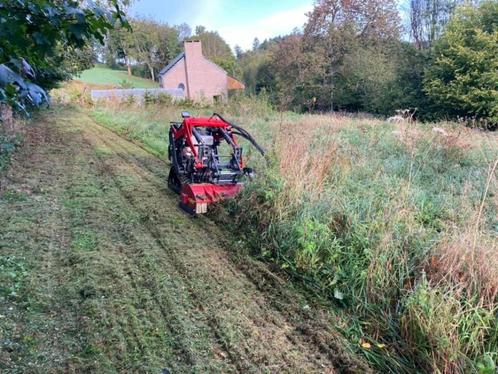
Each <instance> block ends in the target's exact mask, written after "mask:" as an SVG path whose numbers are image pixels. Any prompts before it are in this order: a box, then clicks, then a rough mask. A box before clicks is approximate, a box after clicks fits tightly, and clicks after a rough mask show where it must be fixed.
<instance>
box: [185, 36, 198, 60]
mask: <svg viewBox="0 0 498 374" xmlns="http://www.w3.org/2000/svg"><path fill="white" fill-rule="evenodd" d="M184 48H185V57H186V58H187V60H188V59H189V58H190V59H192V60H196V59H202V57H203V56H202V42H201V41H200V40H191V41H185V43H184Z"/></svg>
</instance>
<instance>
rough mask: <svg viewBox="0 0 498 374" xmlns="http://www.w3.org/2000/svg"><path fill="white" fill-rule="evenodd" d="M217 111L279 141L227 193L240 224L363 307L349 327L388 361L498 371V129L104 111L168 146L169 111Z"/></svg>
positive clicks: (253, 114)
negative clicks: (253, 172)
mask: <svg viewBox="0 0 498 374" xmlns="http://www.w3.org/2000/svg"><path fill="white" fill-rule="evenodd" d="M182 110H189V111H191V112H192V114H193V115H200V114H202V115H207V114H210V113H212V112H213V110H216V111H219V112H221V113H223V114H225V115H226V116H227V117H229V118H231V119H233V120H235V121H237V122H239V123H241V124H243V125H244V126H245V127H246V128H247V129H248V130H249V131H250V132H252V133H253V135H255V137H256V138H257V139H259V140H260V141H261V143H263V145H264V147H266V149H267V150H268V157H267V160H266V161H264V160H263V159H261V158H258V157H257V156H256V154H255V153H251V152H249V153H248V154H247V156H248V157H249V159H250V161H251V163H252V164H255V165H256V166H257V171H258V175H259V177H258V178H256V180H255V181H253V182H252V183H248V184H247V186H246V188H245V189H244V191H243V192H242V194H241V195H240V196H238V198H237V199H235V200H232V201H229V202H228V203H227V204H225V212H226V215H227V216H228V218H227V219H228V220H229V222H230V225H229V226H230V227H232V229H233V232H234V233H238V234H239V235H241V237H242V238H243V239H245V241H246V242H247V243H248V244H249V245H250V246H251V247H252V250H253V253H254V254H255V255H257V256H259V257H261V258H264V259H266V260H268V261H274V262H276V263H278V264H279V265H280V266H281V267H282V268H283V269H285V270H286V271H288V272H289V273H290V274H293V275H294V276H295V277H296V278H297V279H300V280H301V281H303V282H305V284H306V285H308V286H309V287H312V288H313V289H315V290H316V292H318V293H320V294H322V295H326V296H328V297H330V298H331V299H332V300H335V301H336V304H337V307H338V308H343V309H344V311H345V312H347V313H348V314H349V315H350V316H351V321H352V323H351V325H350V326H348V327H347V328H345V330H344V334H345V335H346V336H348V337H349V338H350V339H351V340H352V341H354V342H357V343H358V352H361V353H362V354H364V355H365V356H366V357H367V358H368V359H369V360H370V361H371V363H372V364H373V365H374V366H375V367H377V368H378V369H379V370H381V371H383V372H393V373H395V372H396V373H398V372H413V371H415V370H422V371H433V372H441V373H452V372H472V371H474V372H482V373H493V372H495V370H496V363H497V362H498V354H497V352H498V325H497V313H498V297H497V295H498V277H497V275H498V240H497V237H498V191H497V187H498V186H497V184H498V181H497V171H496V160H497V159H498V140H497V136H496V134H492V133H481V132H476V131H473V130H469V129H465V128H461V127H458V126H456V125H454V124H449V123H448V124H438V125H437V126H439V127H441V128H442V129H441V128H439V129H436V131H434V129H433V125H423V124H413V125H395V124H387V123H383V122H382V121H377V120H371V119H363V118H350V117H347V116H340V115H322V116H320V115H297V114H294V113H276V112H274V111H273V110H271V108H270V107H269V106H268V105H267V103H266V101H265V100H264V98H259V99H258V98H252V99H251V98H244V97H242V98H236V99H234V100H231V101H230V102H229V103H228V104H225V105H220V106H219V107H218V108H214V109H213V108H209V107H202V106H192V105H191V104H188V103H183V104H182V105H179V106H173V105H169V104H168V105H157V104H156V105H149V106H146V107H138V106H136V105H126V104H117V103H107V104H105V105H104V104H102V105H100V106H96V107H94V108H93V109H92V116H93V118H94V119H95V120H96V121H98V122H100V123H102V124H104V125H106V126H108V127H110V128H113V129H114V130H115V131H118V132H120V133H121V134H124V135H126V136H128V137H129V138H131V139H135V140H137V141H140V142H142V143H143V144H145V145H146V146H147V147H148V148H150V149H151V150H153V151H154V152H156V153H157V154H158V155H160V156H162V157H164V155H165V152H166V149H167V131H168V127H169V121H172V120H177V119H178V118H179V113H180V112H181V111H182Z"/></svg>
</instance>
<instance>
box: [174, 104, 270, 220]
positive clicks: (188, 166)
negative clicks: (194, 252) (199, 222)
mask: <svg viewBox="0 0 498 374" xmlns="http://www.w3.org/2000/svg"><path fill="white" fill-rule="evenodd" d="M182 117H183V121H182V122H172V123H171V128H170V131H169V149H168V156H169V160H170V161H171V170H170V173H169V176H168V186H169V187H170V188H171V189H172V190H173V191H175V192H176V193H178V194H180V206H181V207H182V208H183V209H184V210H186V211H187V212H188V213H190V214H201V213H206V212H207V207H208V205H209V204H212V203H215V202H218V201H221V200H224V199H227V198H231V197H234V196H235V195H236V194H237V193H238V192H239V191H240V190H241V188H242V182H241V178H242V177H243V176H244V175H246V176H249V177H251V176H252V173H253V172H252V169H251V168H248V167H246V165H245V163H244V159H243V157H242V147H240V146H239V144H238V143H237V136H241V137H242V138H245V139H247V140H248V141H249V142H250V143H251V144H252V145H254V147H255V148H256V149H257V150H258V151H259V152H260V153H261V154H262V155H264V150H263V148H261V147H260V146H259V144H258V143H256V141H255V140H254V138H253V137H252V136H251V135H250V134H249V133H248V132H247V131H246V130H244V129H243V128H241V127H240V126H237V125H234V124H232V123H230V122H228V121H226V120H225V119H224V118H223V117H222V116H220V115H219V114H217V113H214V114H213V115H212V116H211V117H209V118H203V117H198V118H194V117H190V115H189V114H188V113H186V112H184V113H182ZM223 143H226V144H227V145H228V149H229V150H230V152H229V154H228V155H222V154H221V153H222V152H221V148H222V147H223Z"/></svg>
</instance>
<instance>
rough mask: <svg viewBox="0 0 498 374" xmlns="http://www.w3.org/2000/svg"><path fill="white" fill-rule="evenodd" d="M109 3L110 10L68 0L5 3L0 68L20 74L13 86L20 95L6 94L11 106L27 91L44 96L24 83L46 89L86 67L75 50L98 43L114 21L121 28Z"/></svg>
mask: <svg viewBox="0 0 498 374" xmlns="http://www.w3.org/2000/svg"><path fill="white" fill-rule="evenodd" d="M110 4H112V8H113V10H112V11H111V10H108V9H106V8H103V7H101V6H96V5H92V4H86V5H81V4H80V2H78V1H74V0H63V1H52V0H36V1H31V0H30V1H24V0H15V1H14V0H7V1H3V2H2V3H1V4H0V24H2V27H1V28H0V64H5V63H9V64H10V65H11V67H12V68H14V69H15V70H16V71H17V72H19V73H21V74H22V75H23V76H22V78H21V79H17V82H16V83H17V85H18V86H19V87H20V91H19V92H18V93H17V94H16V95H14V96H12V95H11V101H10V103H11V104H12V101H13V102H14V104H15V105H14V107H15V106H23V105H24V98H23V95H24V96H26V95H31V91H33V90H36V91H38V92H37V95H45V93H44V92H42V90H41V89H38V88H39V87H38V86H33V85H32V84H31V86H30V83H28V82H24V78H26V77H27V78H30V79H31V80H35V81H36V82H37V83H39V84H40V85H41V86H43V87H44V88H51V87H54V86H55V85H56V84H57V82H58V81H60V80H63V79H67V78H69V77H70V73H74V72H75V71H76V70H78V69H79V68H81V67H86V66H88V58H89V56H88V54H82V53H80V52H78V50H79V49H84V48H85V47H87V46H88V44H89V43H91V42H92V41H93V40H94V39H97V40H98V41H100V42H103V40H104V36H105V34H106V33H107V31H108V30H109V29H111V28H112V27H114V24H115V23H116V22H117V20H119V21H120V22H122V23H123V24H125V25H126V21H125V19H124V15H123V13H122V12H121V10H120V7H119V5H118V2H117V0H113V1H110ZM90 56H91V55H90ZM28 62H29V63H28ZM0 82H1V83H3V84H1V85H0V88H3V89H5V87H6V84H11V83H12V80H10V81H7V83H5V82H2V81H1V80H0ZM26 86H27V87H26ZM40 90H41V91H40Z"/></svg>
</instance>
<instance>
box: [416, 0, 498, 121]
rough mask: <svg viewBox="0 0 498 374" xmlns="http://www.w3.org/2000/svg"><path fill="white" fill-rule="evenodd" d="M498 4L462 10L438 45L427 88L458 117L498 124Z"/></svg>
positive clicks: (438, 104) (442, 110)
mask: <svg viewBox="0 0 498 374" xmlns="http://www.w3.org/2000/svg"><path fill="white" fill-rule="evenodd" d="M497 20H498V3H497V2H496V1H485V2H483V3H482V4H481V5H479V6H478V7H477V8H473V7H469V6H463V7H461V8H459V9H458V10H457V11H456V13H455V15H454V16H453V18H452V19H451V20H450V22H449V23H448V25H447V27H446V30H445V32H444V34H443V36H442V38H441V39H440V40H439V41H438V42H437V43H436V45H435V50H434V63H433V64H432V66H431V67H430V68H429V69H428V71H427V74H426V78H425V82H424V88H425V90H426V92H427V94H428V95H429V97H430V98H431V99H432V100H433V102H434V103H435V109H436V110H437V111H439V112H440V113H441V114H443V115H447V116H449V117H452V118H457V117H463V118H466V119H471V118H475V119H477V120H478V121H481V122H482V126H484V127H496V126H497V124H498V57H497V56H498V21H497Z"/></svg>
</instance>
